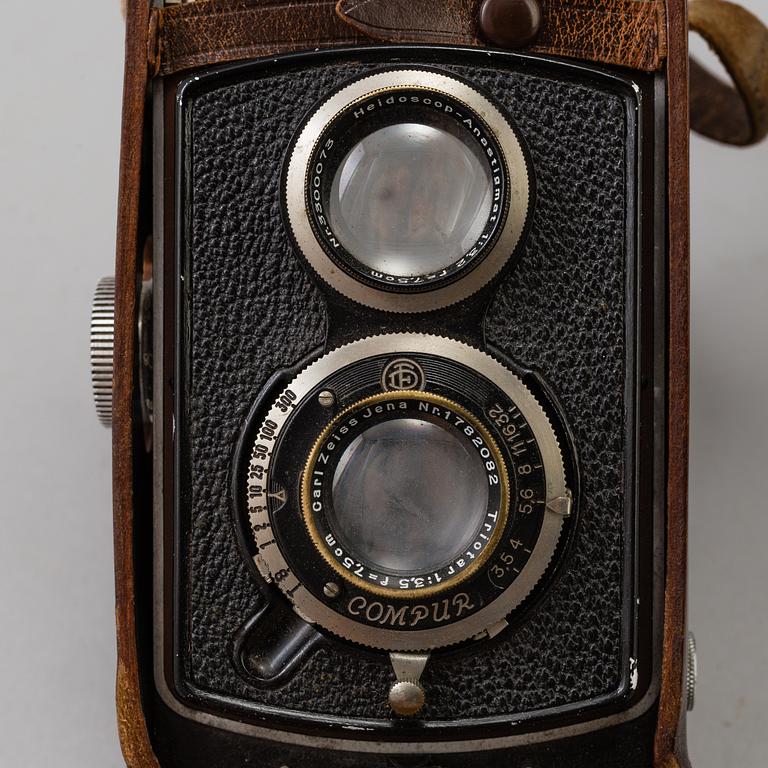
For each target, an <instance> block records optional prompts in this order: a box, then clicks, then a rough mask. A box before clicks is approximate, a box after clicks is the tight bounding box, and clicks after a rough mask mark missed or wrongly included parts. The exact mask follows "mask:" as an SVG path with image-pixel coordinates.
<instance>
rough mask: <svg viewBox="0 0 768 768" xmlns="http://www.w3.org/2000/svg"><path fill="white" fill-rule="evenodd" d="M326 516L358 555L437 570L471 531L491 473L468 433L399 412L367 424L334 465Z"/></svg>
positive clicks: (415, 569)
mask: <svg viewBox="0 0 768 768" xmlns="http://www.w3.org/2000/svg"><path fill="white" fill-rule="evenodd" d="M331 495H332V505H331V506H332V509H329V510H328V523H329V525H330V528H331V529H332V530H333V532H334V534H335V535H336V536H337V537H338V538H339V540H340V541H341V542H342V543H343V544H344V545H345V546H346V548H348V550H349V551H350V553H352V554H354V556H356V557H357V558H358V559H359V560H360V562H362V563H365V564H367V565H368V566H369V567H371V568H375V569H379V570H381V571H384V572H388V573H391V574H394V575H408V574H414V573H428V572H431V571H436V570H438V569H440V568H442V567H443V566H445V565H446V564H447V563H449V562H450V561H451V560H453V559H454V558H456V557H457V556H458V555H460V554H461V553H462V552H464V551H465V550H466V549H467V548H468V547H469V546H470V545H471V544H472V542H473V541H474V540H475V539H476V537H477V535H478V531H479V530H480V528H481V526H482V525H483V522H484V521H485V518H486V515H487V511H488V498H489V491H488V480H487V477H486V470H485V467H484V464H483V461H482V459H481V458H480V456H479V454H478V452H477V451H476V450H475V449H474V448H473V446H472V444H471V443H470V441H469V440H468V439H466V438H465V436H464V435H463V434H462V433H461V432H459V431H457V430H453V429H450V430H449V429H448V428H446V427H444V426H443V425H441V424H438V423H432V422H430V421H426V420H423V419H418V418H398V419H392V420H389V421H385V422H382V423H379V424H376V425H375V426H372V427H369V428H368V429H366V430H365V431H364V432H362V433H361V434H359V435H358V436H357V437H356V438H355V439H354V440H353V441H352V442H351V443H350V444H349V446H348V447H347V448H346V450H345V451H344V453H343V454H342V456H341V458H340V459H339V462H338V464H337V466H336V470H335V474H334V477H333V485H332V494H331Z"/></svg>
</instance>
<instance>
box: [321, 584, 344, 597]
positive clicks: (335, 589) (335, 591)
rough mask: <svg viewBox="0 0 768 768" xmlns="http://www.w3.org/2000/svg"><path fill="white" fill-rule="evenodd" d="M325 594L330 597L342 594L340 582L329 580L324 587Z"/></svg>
mask: <svg viewBox="0 0 768 768" xmlns="http://www.w3.org/2000/svg"><path fill="white" fill-rule="evenodd" d="M323 594H324V595H325V596H326V597H330V598H334V597H338V596H339V595H340V594H341V587H340V586H339V585H338V584H334V583H333V582H332V581H329V582H328V583H327V584H326V585H325V586H324V587H323Z"/></svg>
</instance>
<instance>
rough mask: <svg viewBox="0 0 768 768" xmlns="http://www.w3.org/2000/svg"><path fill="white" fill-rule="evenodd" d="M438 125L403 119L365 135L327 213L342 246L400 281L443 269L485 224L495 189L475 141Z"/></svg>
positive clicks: (345, 164) (338, 177)
mask: <svg viewBox="0 0 768 768" xmlns="http://www.w3.org/2000/svg"><path fill="white" fill-rule="evenodd" d="M450 127H451V126H450V125H446V127H445V128H443V127H440V126H438V125H426V124H423V123H416V122H403V123H395V124H393V125H388V126H386V127H384V128H380V129H379V130H376V131H374V132H373V133H370V134H368V135H367V136H365V137H364V138H363V139H362V140H360V141H359V142H358V143H357V144H356V145H355V146H354V147H352V149H351V150H350V151H349V152H348V153H347V155H346V156H345V157H344V159H343V160H342V162H341V163H340V165H339V167H338V169H337V171H336V174H335V176H334V178H333V183H332V186H331V191H330V192H331V194H330V200H329V201H328V214H329V217H330V221H331V226H332V227H333V230H334V233H335V234H336V235H337V236H338V238H339V240H340V241H341V243H342V244H343V246H344V248H345V249H346V250H347V251H348V252H349V253H350V254H351V255H352V256H354V257H355V258H356V259H357V260H358V261H360V262H361V263H362V264H364V265H365V266H367V267H369V268H371V269H374V270H377V271H380V272H382V273H386V274H389V275H394V276H398V277H414V276H417V275H427V274H430V273H434V272H438V271H440V270H442V269H444V268H446V267H448V266H450V265H451V264H453V263H454V262H456V261H457V260H458V259H460V258H461V257H462V256H463V255H464V254H465V253H467V252H468V251H469V250H470V249H471V248H472V247H473V246H474V245H475V243H476V242H477V241H478V239H479V238H480V236H481V234H482V233H483V230H484V229H485V227H486V226H487V224H488V218H489V215H490V212H491V205H492V197H493V188H492V179H491V172H490V169H489V167H488V163H487V162H486V160H485V159H484V158H483V157H482V154H481V149H480V147H479V145H477V142H475V141H471V142H465V141H462V139H461V138H458V136H457V135H455V133H456V130H455V128H454V129H453V130H452V131H449V130H448V128H450Z"/></svg>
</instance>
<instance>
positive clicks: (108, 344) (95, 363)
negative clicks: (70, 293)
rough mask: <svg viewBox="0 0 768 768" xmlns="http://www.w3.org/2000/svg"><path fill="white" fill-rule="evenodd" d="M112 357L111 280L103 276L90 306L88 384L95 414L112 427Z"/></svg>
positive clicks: (113, 291) (113, 305)
mask: <svg viewBox="0 0 768 768" xmlns="http://www.w3.org/2000/svg"><path fill="white" fill-rule="evenodd" d="M114 354H115V278H114V277H103V278H102V279H101V280H99V283H98V285H97V286H96V293H95V294H94V297H93V305H92V307H91V384H92V386H93V400H94V403H95V405H96V415H97V416H98V417H99V421H100V422H101V423H102V424H103V425H104V426H105V427H107V428H109V427H111V426H112V374H113V372H114Z"/></svg>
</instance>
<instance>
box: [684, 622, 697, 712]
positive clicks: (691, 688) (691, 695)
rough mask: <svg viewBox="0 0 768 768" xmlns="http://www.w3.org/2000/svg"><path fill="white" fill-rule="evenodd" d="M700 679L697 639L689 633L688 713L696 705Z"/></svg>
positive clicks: (687, 659) (687, 671)
mask: <svg viewBox="0 0 768 768" xmlns="http://www.w3.org/2000/svg"><path fill="white" fill-rule="evenodd" d="M698 677H699V661H698V658H697V657H696V638H695V637H694V636H693V633H692V632H689V633H688V643H687V648H686V658H685V691H686V702H687V708H688V711H689V712H691V711H692V710H693V707H694V704H695V703H696V682H697V680H698Z"/></svg>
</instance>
